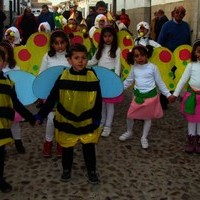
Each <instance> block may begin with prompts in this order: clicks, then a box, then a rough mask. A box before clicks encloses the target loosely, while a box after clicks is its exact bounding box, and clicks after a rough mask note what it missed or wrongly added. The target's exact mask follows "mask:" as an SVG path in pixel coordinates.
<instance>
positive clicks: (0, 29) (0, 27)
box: [0, 10, 7, 42]
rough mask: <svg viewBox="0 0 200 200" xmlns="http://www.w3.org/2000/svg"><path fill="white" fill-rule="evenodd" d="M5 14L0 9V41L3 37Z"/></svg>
mask: <svg viewBox="0 0 200 200" xmlns="http://www.w3.org/2000/svg"><path fill="white" fill-rule="evenodd" d="M6 18H7V17H6V15H5V13H4V12H3V11H2V10H0V42H1V41H2V39H3V29H4V21H5V20H6Z"/></svg>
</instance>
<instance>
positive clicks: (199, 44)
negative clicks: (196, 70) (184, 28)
mask: <svg viewBox="0 0 200 200" xmlns="http://www.w3.org/2000/svg"><path fill="white" fill-rule="evenodd" d="M199 46H200V40H199V39H198V40H196V41H194V44H193V47H192V52H191V61H193V62H196V61H197V56H196V55H195V51H196V49H197V47H199Z"/></svg>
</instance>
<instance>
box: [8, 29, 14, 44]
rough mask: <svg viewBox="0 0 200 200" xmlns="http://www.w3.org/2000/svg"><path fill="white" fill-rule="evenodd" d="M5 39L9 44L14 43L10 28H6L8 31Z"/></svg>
mask: <svg viewBox="0 0 200 200" xmlns="http://www.w3.org/2000/svg"><path fill="white" fill-rule="evenodd" d="M6 40H7V41H8V42H9V43H10V44H13V43H14V40H15V36H14V33H13V32H12V31H11V30H8V31H7V32H6Z"/></svg>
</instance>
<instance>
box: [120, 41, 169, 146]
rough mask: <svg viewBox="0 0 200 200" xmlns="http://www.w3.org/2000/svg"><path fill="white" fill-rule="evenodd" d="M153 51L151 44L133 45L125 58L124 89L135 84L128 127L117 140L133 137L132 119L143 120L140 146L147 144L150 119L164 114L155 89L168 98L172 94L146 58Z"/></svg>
mask: <svg viewBox="0 0 200 200" xmlns="http://www.w3.org/2000/svg"><path fill="white" fill-rule="evenodd" d="M152 50H153V48H152V47H151V46H147V47H145V46H142V45H136V46H135V47H134V48H133V49H132V51H131V52H129V53H128V57H127V61H128V63H129V64H132V67H131V71H130V73H129V75H128V77H127V79H126V80H124V89H127V88H128V87H130V86H131V85H132V84H133V83H134V97H133V100H132V102H131V105H130V107H129V109H128V112H127V130H126V132H125V133H123V134H122V135H121V136H120V137H119V140H120V141H125V140H127V139H131V138H132V137H133V125H134V120H136V119H139V120H144V125H143V132H142V137H141V140H140V141H141V146H142V148H143V149H147V148H148V147H149V143H148V135H149V131H150V128H151V122H152V119H158V118H161V117H162V116H163V110H162V107H161V104H160V100H159V93H158V91H157V88H159V90H160V91H161V92H162V93H163V94H164V95H165V96H166V97H167V98H168V99H170V98H171V97H172V95H171V93H170V91H169V90H168V89H167V87H166V85H165V83H164V82H163V80H162V78H161V76H160V73H159V70H158V68H157V66H156V65H154V64H152V63H150V62H149V61H148V58H149V57H151V54H152Z"/></svg>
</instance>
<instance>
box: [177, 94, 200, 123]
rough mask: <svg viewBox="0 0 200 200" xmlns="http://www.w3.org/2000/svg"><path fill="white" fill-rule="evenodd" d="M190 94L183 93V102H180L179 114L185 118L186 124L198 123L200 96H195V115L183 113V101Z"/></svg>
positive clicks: (199, 117) (199, 119)
mask: <svg viewBox="0 0 200 200" xmlns="http://www.w3.org/2000/svg"><path fill="white" fill-rule="evenodd" d="M190 94H191V93H190V92H185V93H184V95H183V100H182V102H181V109H180V112H181V114H182V115H183V116H184V117H185V119H186V120H187V121H188V122H200V95H199V94H196V102H197V104H196V107H195V113H194V114H189V113H186V112H184V108H185V101H186V99H187V98H188V96H190Z"/></svg>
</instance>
